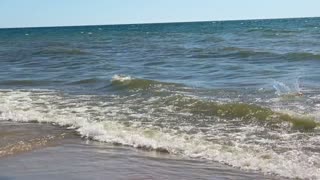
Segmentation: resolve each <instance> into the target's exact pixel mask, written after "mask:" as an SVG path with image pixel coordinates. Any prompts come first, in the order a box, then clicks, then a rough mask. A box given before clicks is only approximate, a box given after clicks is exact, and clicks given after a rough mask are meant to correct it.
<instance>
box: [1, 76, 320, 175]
mask: <svg viewBox="0 0 320 180" xmlns="http://www.w3.org/2000/svg"><path fill="white" fill-rule="evenodd" d="M116 79H118V80H119V78H116ZM129 79H130V78H128V77H121V78H120V80H119V81H128V80H129ZM131 79H132V78H131ZM106 98H109V99H106ZM130 98H134V97H130ZM104 99H105V100H106V101H99V100H101V97H95V96H93V95H92V96H89V95H81V96H72V97H68V96H62V95H61V94H59V93H53V92H40V91H38V92H33V91H1V92H0V112H1V114H0V120H12V121H19V122H46V123H52V124H56V125H59V126H64V127H68V128H69V129H75V131H77V132H78V133H79V134H80V135H81V136H82V137H85V138H90V139H93V140H97V141H102V142H108V143H114V144H120V145H126V146H132V147H136V148H141V149H145V150H156V151H160V152H166V153H172V154H176V155H179V156H182V157H186V158H200V159H206V160H212V161H217V162H221V163H225V164H228V165H230V166H234V167H238V168H241V169H244V170H258V171H261V172H263V173H267V174H277V175H280V176H284V177H290V178H302V179H303V178H309V179H312V178H313V179H317V178H320V176H319V174H320V170H319V169H318V168H317V164H318V163H319V162H320V156H318V155H317V153H311V155H310V153H307V152H304V151H302V150H301V148H298V147H301V146H303V147H305V148H308V147H310V149H312V147H313V146H314V145H315V143H317V141H318V139H317V137H319V136H316V133H313V135H314V136H313V138H308V139H304V141H303V140H302V139H301V138H304V137H305V136H308V134H306V132H300V131H293V132H288V131H286V130H285V129H279V128H278V129H277V128H268V126H257V125H255V124H250V123H244V124H241V125H240V124H233V123H234V122H239V121H238V120H239V119H242V120H245V119H248V118H252V119H255V118H256V119H261V120H265V121H269V119H268V118H267V117H268V116H271V117H273V116H278V117H275V119H277V120H281V121H285V122H295V121H298V122H300V119H296V118H294V117H292V116H290V115H286V114H284V113H280V112H273V111H272V110H270V109H267V108H262V107H257V106H254V105H247V104H234V103H231V104H219V103H215V102H209V101H204V100H197V99H195V98H192V97H184V96H181V95H179V96H177V95H174V96H169V97H152V98H150V99H146V100H143V101H141V97H137V98H136V99H128V97H120V96H110V97H104ZM201 114H204V115H201ZM199 115H201V116H199ZM161 116H162V117H161ZM172 116H173V117H177V119H176V120H180V119H185V120H184V121H183V122H187V121H186V119H188V118H193V117H195V118H196V120H197V121H196V122H192V123H191V124H193V125H194V124H197V123H198V122H201V118H203V119H204V120H205V121H206V122H207V124H206V125H205V126H191V127H189V126H185V125H184V124H183V123H179V122H178V123H177V124H176V126H175V127H174V128H171V126H170V123H171V122H172V121H173V120H174V119H171V118H172ZM207 116H218V117H219V118H218V119H215V118H214V119H212V118H208V119H206V118H207ZM159 118H160V119H162V120H161V122H159V121H157V119H159ZM229 118H230V120H228V119H229ZM143 119H145V121H144V120H143ZM170 119H171V120H170ZM214 120H216V122H212V123H209V122H210V121H214ZM240 122H243V121H241V120H240ZM157 123H168V124H162V125H161V124H160V125H157ZM210 124H211V125H210ZM303 124H304V121H303ZM231 125H232V126H231ZM298 126H299V124H298ZM312 126H313V125H312ZM303 127H306V126H305V125H303ZM307 127H309V126H307ZM267 135H268V136H270V137H273V138H270V137H269V138H266V137H263V136H267ZM282 147H283V148H282ZM312 154H313V155H312ZM318 165H319V164H318Z"/></svg>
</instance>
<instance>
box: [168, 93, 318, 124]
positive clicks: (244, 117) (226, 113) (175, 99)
mask: <svg viewBox="0 0 320 180" xmlns="http://www.w3.org/2000/svg"><path fill="white" fill-rule="evenodd" d="M165 103H166V104H167V105H175V106H176V107H177V108H178V109H180V110H182V111H187V112H189V113H192V114H201V115H205V116H215V117H219V118H224V119H240V120H241V121H244V122H248V123H250V122H253V123H262V124H264V125H269V126H272V127H275V126H282V125H283V123H289V124H290V125H291V126H292V128H294V129H300V130H312V129H314V128H316V127H318V126H320V123H319V122H317V121H315V119H314V118H313V117H308V116H301V115H290V114H286V113H282V112H276V111H273V110H272V109H270V108H266V107H261V106H257V105H253V104H245V103H226V104H223V103H217V102H212V101H204V100H199V99H194V98H189V97H185V96H172V97H171V98H170V99H167V100H166V102H165Z"/></svg>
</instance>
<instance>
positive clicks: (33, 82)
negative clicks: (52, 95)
mask: <svg viewBox="0 0 320 180" xmlns="http://www.w3.org/2000/svg"><path fill="white" fill-rule="evenodd" d="M49 83H50V81H43V80H28V79H20V80H19V79H17V80H7V81H0V85H6V86H37V85H48V84H49Z"/></svg>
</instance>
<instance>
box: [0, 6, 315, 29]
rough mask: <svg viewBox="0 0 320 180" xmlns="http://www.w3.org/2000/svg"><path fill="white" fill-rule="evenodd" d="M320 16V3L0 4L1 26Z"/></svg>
mask: <svg viewBox="0 0 320 180" xmlns="http://www.w3.org/2000/svg"><path fill="white" fill-rule="evenodd" d="M314 16H320V0H0V28H3V27H30V26H70V25H89V24H128V23H154V22H179V21H208V20H209V21H211V20H233V19H260V18H287V17H314Z"/></svg>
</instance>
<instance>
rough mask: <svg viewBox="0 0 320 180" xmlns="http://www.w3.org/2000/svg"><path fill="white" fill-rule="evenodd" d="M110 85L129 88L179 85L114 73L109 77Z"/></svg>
mask: <svg viewBox="0 0 320 180" xmlns="http://www.w3.org/2000/svg"><path fill="white" fill-rule="evenodd" d="M111 85H112V86H113V87H115V88H120V89H129V90H132V89H135V90H139V89H142V90H144V89H150V88H161V87H163V86H167V87H169V86H179V84H176V83H167V82H160V81H155V80H149V79H139V78H134V77H131V76H127V75H114V76H113V77H112V79H111Z"/></svg>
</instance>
